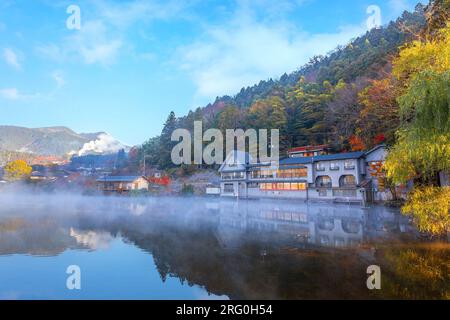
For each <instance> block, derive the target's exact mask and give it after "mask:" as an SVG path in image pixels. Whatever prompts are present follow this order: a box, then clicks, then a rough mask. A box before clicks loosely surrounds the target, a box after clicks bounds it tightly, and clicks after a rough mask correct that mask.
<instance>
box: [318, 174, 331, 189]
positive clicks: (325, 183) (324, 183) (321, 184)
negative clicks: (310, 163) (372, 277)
mask: <svg viewBox="0 0 450 320" xmlns="http://www.w3.org/2000/svg"><path fill="white" fill-rule="evenodd" d="M331 186H332V183H331V178H330V177H329V176H320V177H317V179H316V187H317V188H331Z"/></svg>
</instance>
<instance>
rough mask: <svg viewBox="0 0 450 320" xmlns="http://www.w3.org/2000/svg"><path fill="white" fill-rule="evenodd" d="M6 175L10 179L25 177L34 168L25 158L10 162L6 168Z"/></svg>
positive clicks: (15, 179)
mask: <svg viewBox="0 0 450 320" xmlns="http://www.w3.org/2000/svg"><path fill="white" fill-rule="evenodd" d="M4 170H5V177H6V179H8V180H10V181H17V180H21V179H25V178H26V177H28V176H29V175H30V174H31V171H32V170H33V169H32V168H31V167H30V166H29V165H28V164H27V163H26V162H25V161H24V160H15V161H11V162H9V163H8V164H7V165H6V166H5V168H4Z"/></svg>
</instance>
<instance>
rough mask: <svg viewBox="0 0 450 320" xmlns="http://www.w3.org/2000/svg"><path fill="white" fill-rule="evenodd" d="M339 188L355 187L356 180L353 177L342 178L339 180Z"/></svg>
mask: <svg viewBox="0 0 450 320" xmlns="http://www.w3.org/2000/svg"><path fill="white" fill-rule="evenodd" d="M339 186H340V187H355V186H356V178H355V176H353V175H346V176H341V177H340V178H339Z"/></svg>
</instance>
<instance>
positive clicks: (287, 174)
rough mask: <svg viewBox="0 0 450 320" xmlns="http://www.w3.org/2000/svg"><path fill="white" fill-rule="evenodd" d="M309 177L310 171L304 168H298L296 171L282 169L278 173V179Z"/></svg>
mask: <svg viewBox="0 0 450 320" xmlns="http://www.w3.org/2000/svg"><path fill="white" fill-rule="evenodd" d="M307 176H308V169H307V168H306V167H304V168H296V169H283V168H282V167H281V168H280V170H278V172H277V177H278V178H284V179H286V178H294V179H295V178H305V177H307Z"/></svg>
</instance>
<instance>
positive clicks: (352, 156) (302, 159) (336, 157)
mask: <svg viewBox="0 0 450 320" xmlns="http://www.w3.org/2000/svg"><path fill="white" fill-rule="evenodd" d="M364 155H365V153H364V152H362V151H358V152H348V153H336V154H326V155H322V156H315V157H299V158H286V159H283V160H281V161H280V165H294V164H307V163H312V162H318V161H333V160H346V159H359V158H361V157H363V156H364Z"/></svg>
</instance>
